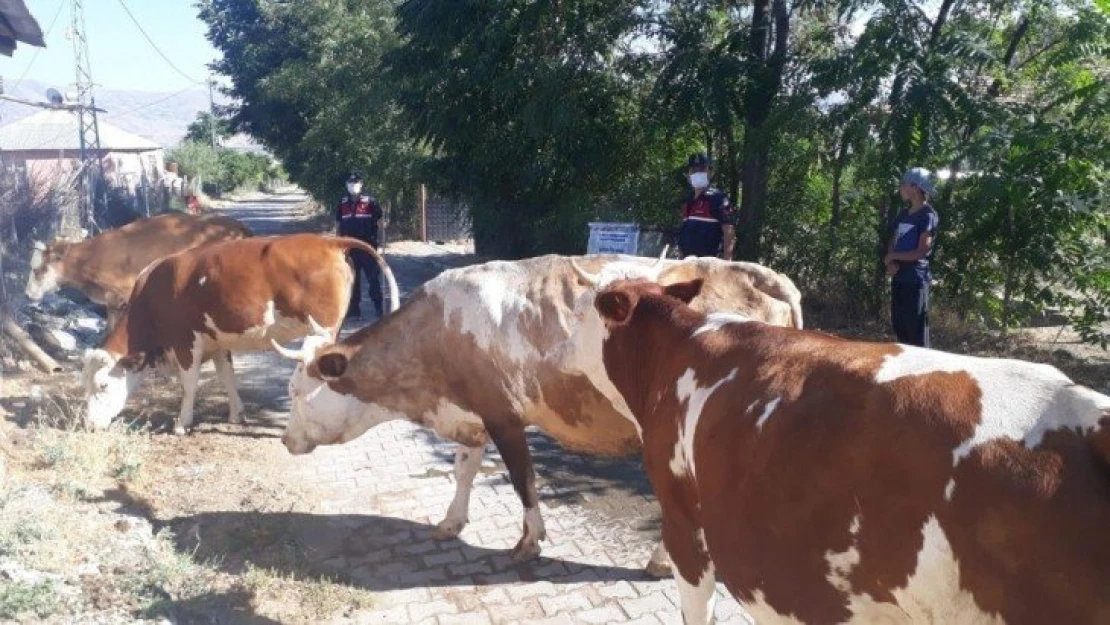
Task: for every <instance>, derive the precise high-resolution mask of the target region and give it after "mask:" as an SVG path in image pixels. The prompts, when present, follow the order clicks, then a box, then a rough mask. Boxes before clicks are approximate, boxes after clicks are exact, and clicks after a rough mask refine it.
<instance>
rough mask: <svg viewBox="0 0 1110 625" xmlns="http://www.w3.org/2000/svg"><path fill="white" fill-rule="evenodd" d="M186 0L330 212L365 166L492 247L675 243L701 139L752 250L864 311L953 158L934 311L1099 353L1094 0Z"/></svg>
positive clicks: (943, 202) (1099, 146) (875, 308)
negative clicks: (908, 181) (634, 229)
mask: <svg viewBox="0 0 1110 625" xmlns="http://www.w3.org/2000/svg"><path fill="white" fill-rule="evenodd" d="M200 7H201V11H200V14H201V17H202V19H204V20H205V21H206V22H207V24H208V26H209V32H208V35H209V39H210V40H211V41H212V42H213V43H214V45H215V46H216V47H217V48H219V49H220V50H221V51H222V52H223V58H222V59H221V60H220V61H219V62H218V63H217V66H216V69H217V70H218V71H220V72H222V73H224V74H225V75H227V76H228V77H229V78H230V79H231V84H232V85H233V86H232V88H231V93H230V95H232V96H234V97H236V98H237V99H238V100H239V101H240V104H238V105H237V106H236V107H234V108H233V109H231V110H229V111H227V113H228V114H229V120H230V124H231V127H232V129H234V130H237V131H245V132H248V133H250V134H252V135H253V136H254V137H256V138H257V139H259V140H260V141H261V142H262V143H263V144H264V145H266V146H267V147H268V148H269V149H270V150H271V151H272V152H273V153H274V154H275V155H277V156H278V157H279V158H280V159H281V160H282V162H283V163H284V165H285V167H286V168H287V169H288V171H289V175H290V177H291V178H292V179H293V180H294V181H296V182H298V183H299V184H301V185H302V186H304V187H305V188H307V189H309V190H310V191H311V192H312V193H313V195H314V196H316V197H317V199H320V200H324V201H327V202H329V203H330V202H331V201H333V200H334V196H335V195H336V194H338V193H339V192H341V191H342V185H341V183H342V179H343V176H344V175H345V173H346V172H347V171H348V170H349V169H352V168H359V169H362V170H363V171H364V172H365V173H366V175H367V178H368V182H367V188H368V189H371V190H375V191H377V192H378V193H379V195H382V196H384V197H385V199H386V201H387V204H389V203H391V204H392V205H393V206H394V207H395V208H396V209H397V210H398V211H400V210H401V208H402V207H411V206H413V205H414V202H413V198H414V195H415V189H416V188H417V186H418V184H420V183H427V184H428V185H429V186H430V187H431V188H432V189H434V190H435V191H437V192H439V193H443V194H453V195H455V196H458V197H459V198H460V199H463V200H465V201H466V202H467V203H468V204H469V205H470V206H471V207H472V211H473V221H474V228H475V236H476V239H477V243H478V247H479V249H480V250H481V251H482V252H484V253H487V254H492V255H496V256H503V257H519V256H528V255H534V254H539V253H544V252H580V251H581V250H582V248H583V246H584V242H585V234H586V232H585V224H586V222H587V221H590V220H593V219H606V220H634V221H638V222H640V223H641V224H643V225H645V226H658V227H662V228H664V229H669V230H673V229H674V228H675V227H676V226H677V225H678V217H677V207H678V202H679V199H680V197H681V194H682V193H683V191H684V184H685V183H684V180H683V177H682V174H683V165H684V161H685V157H686V156H687V155H688V154H689V153H690V152H693V151H695V150H706V151H708V152H709V153H710V155H711V156H712V157H713V158H714V161H715V168H714V176H715V184H717V185H718V186H720V187H721V188H723V189H724V190H725V191H726V192H727V193H729V195H730V196H731V197H732V199H733V201H734V203H735V204H738V205H740V206H741V207H742V214H741V225H740V228H739V230H740V233H739V234H740V237H741V249H740V253H741V255H742V256H744V257H745V258H753V259H756V260H759V261H760V262H763V263H766V264H769V265H771V266H774V267H775V268H777V269H780V270H782V271H785V272H786V273H787V274H789V275H791V276H792V277H793V278H794V280H795V281H796V282H797V283H798V284H799V286H801V287H802V288H803V289H805V290H807V291H809V292H811V293H822V292H839V293H841V294H843V296H844V297H846V298H851V299H853V301H858V302H860V303H864V304H867V306H869V307H870V309H871V311H872V314H874V313H877V312H879V311H880V310H881V309H882V307H883V304H884V302H885V299H886V297H885V288H886V286H885V285H886V276H885V274H884V273H883V271H882V266H881V263H880V262H879V261H880V258H881V254H882V250H883V249H884V247H885V245H886V243H887V238H888V224H889V223H890V220H891V218H892V217H893V216H894V215H895V213H896V211H897V210H898V208H899V207H900V200H899V199H898V197H897V194H896V186H897V180H898V177H899V176H900V175H901V173H902V172H903V171H904V170H905V169H907V168H908V167H910V166H925V167H928V168H930V169H933V170H948V171H949V172H950V173H951V174H952V175H950V176H949V177H947V179H945V180H943V181H942V182H941V184H940V188H939V197H937V198H933V200H934V204H935V205H936V207H937V209H938V211H939V213H940V216H941V231H940V236H939V238H938V241H937V250H936V254H935V264H936V271H935V274H936V276H937V279H938V284H937V289H936V294H937V301H938V302H941V303H942V304H943V305H945V306H950V307H953V308H955V309H957V310H958V311H960V312H962V313H964V314H965V315H966V316H967V317H970V318H982V319H984V320H985V321H986V322H988V323H991V324H997V325H1001V326H1009V325H1013V324H1017V323H1020V322H1022V321H1023V320H1024V319H1026V318H1027V317H1028V316H1030V315H1033V314H1036V313H1037V312H1038V311H1041V310H1043V309H1044V308H1046V307H1050V306H1052V307H1058V308H1060V309H1062V310H1063V311H1064V312H1065V313H1066V314H1069V315H1071V316H1072V317H1073V321H1074V323H1075V325H1076V327H1077V328H1079V329H1080V331H1081V332H1082V333H1083V336H1084V337H1085V338H1086V339H1087V340H1090V341H1094V342H1099V341H1103V342H1105V340H1106V336H1105V335H1104V334H1103V333H1102V332H1101V330H1100V324H1102V323H1104V322H1105V320H1106V317H1107V303H1108V300H1110V294H1108V288H1107V287H1108V282H1110V278H1107V275H1108V274H1110V258H1108V253H1107V247H1108V246H1107V242H1108V241H1110V234H1108V229H1110V225H1108V223H1110V216H1108V204H1110V202H1108V201H1107V200H1108V198H1107V189H1108V185H1110V179H1108V177H1110V173H1108V171H1110V167H1108V163H1110V146H1108V142H1110V95H1108V89H1110V86H1108V81H1110V69H1108V68H1110V16H1108V14H1107V12H1106V7H1105V2H1103V1H1102V0H1098V1H1097V2H1096V3H1094V4H1091V3H1086V2H1081V1H1077V0H1058V1H1055V2H1048V1H1045V0H1034V1H1032V2H1027V1H1024V0H1023V1H1021V2H1018V1H1016V0H994V1H992V2H957V1H955V0H941V1H940V2H939V3H925V2H921V1H917V0H884V1H882V2H878V1H875V0H868V1H860V0H839V1H838V2H832V3H817V4H815V3H810V2H802V1H801V0H794V1H791V0H753V2H744V3H741V2H733V1H729V2H720V1H717V0H712V1H711V0H671V1H667V2H656V1H649V0H609V1H603V0H561V1H560V2H539V3H537V2H527V1H525V0H502V1H499V2H489V1H488V0H452V1H447V0H406V1H399V0H393V1H390V0H364V1H357V2H356V1H354V0H346V1H340V0H334V1H328V2H317V1H313V0H289V1H288V2H281V3H278V2H270V1H266V0H204V1H203V2H201V3H200ZM194 160H195V167H197V168H198V169H201V168H203V167H206V166H210V165H207V164H205V163H207V162H208V161H205V160H204V159H203V158H200V155H199V154H198V155H194ZM215 165H219V159H216V163H215ZM229 169H234V168H229ZM412 217H413V215H412V213H411V212H408V213H405V214H404V215H403V216H402V215H400V214H398V215H396V216H395V218H394V220H395V222H396V223H402V222H404V223H409V222H411V221H412ZM861 308H862V307H861Z"/></svg>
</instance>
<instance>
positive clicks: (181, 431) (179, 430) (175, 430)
mask: <svg viewBox="0 0 1110 625" xmlns="http://www.w3.org/2000/svg"><path fill="white" fill-rule="evenodd" d="M173 433H174V434H176V435H178V436H185V434H187V432H186V431H185V428H183V427H181V426H180V425H175V426H174V428H173Z"/></svg>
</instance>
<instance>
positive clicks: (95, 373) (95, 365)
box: [82, 349, 142, 429]
mask: <svg viewBox="0 0 1110 625" xmlns="http://www.w3.org/2000/svg"><path fill="white" fill-rule="evenodd" d="M141 360H142V357H141V356H127V357H123V358H121V357H120V356H118V355H116V354H113V353H111V352H108V351H106V350H103V349H90V350H88V351H86V352H85V358H84V361H85V367H84V371H83V375H82V385H83V386H84V389H85V402H86V411H85V422H86V423H87V424H89V425H90V426H91V427H92V428H93V429H104V428H107V427H108V426H109V425H110V424H111V423H112V419H114V418H115V417H116V415H118V414H119V413H121V412H123V407H124V406H125V405H126V404H127V398H128V397H130V396H131V393H132V392H134V390H135V387H136V386H137V384H138V382H139V375H138V369H139V366H138V365H139V361H141Z"/></svg>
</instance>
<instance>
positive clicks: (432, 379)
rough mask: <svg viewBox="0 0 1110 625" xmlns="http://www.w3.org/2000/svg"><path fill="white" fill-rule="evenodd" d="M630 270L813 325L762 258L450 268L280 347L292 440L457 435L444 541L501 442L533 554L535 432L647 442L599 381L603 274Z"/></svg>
mask: <svg viewBox="0 0 1110 625" xmlns="http://www.w3.org/2000/svg"><path fill="white" fill-rule="evenodd" d="M579 262H580V264H579ZM591 272H595V273H591ZM624 275H642V276H647V277H651V278H653V279H657V280H661V281H663V282H664V283H666V282H669V281H672V280H687V279H690V278H691V277H701V278H703V279H704V280H705V281H706V289H705V291H704V292H703V294H702V297H701V298H699V299H698V300H697V301H696V302H695V305H696V306H700V307H703V308H705V309H707V310H731V311H739V312H744V313H746V314H749V315H752V316H753V317H755V318H759V319H764V320H766V321H767V322H769V323H776V324H783V325H795V326H798V327H800V326H801V325H802V313H801V295H800V294H799V292H798V290H797V288H796V287H795V286H794V284H793V283H792V282H791V281H790V280H789V279H788V278H786V277H785V276H782V275H779V274H777V273H775V272H774V271H772V270H770V269H767V268H766V267H762V266H760V265H755V264H751V263H736V262H725V261H722V260H717V259H709V258H705V259H696V260H693V259H687V260H685V261H677V260H663V259H662V258H660V259H657V260H655V259H650V258H637V257H631V256H587V257H580V258H578V259H575V258H568V257H563V256H554V255H548V256H541V257H537V258H531V259H526V260H521V261H514V262H508V261H493V262H488V263H485V264H480V265H473V266H469V267H463V268H458V269H453V270H449V271H446V272H444V273H442V274H440V275H439V276H438V277H436V278H434V279H432V280H431V281H429V282H427V283H425V284H424V285H423V286H422V287H420V288H419V289H418V290H416V291H415V292H414V293H413V295H412V296H411V298H410V299H408V301H406V303H405V304H404V306H403V307H402V308H401V310H400V311H399V312H398V313H397V314H394V315H391V316H389V317H388V318H386V319H385V320H383V321H382V322H381V323H379V324H377V325H374V326H370V327H367V328H364V329H362V330H360V331H358V332H357V333H355V334H353V335H351V336H349V337H347V338H345V339H343V340H342V341H340V342H338V343H334V344H332V342H331V341H330V339H329V337H327V336H310V337H308V338H306V339H305V342H304V344H303V345H302V347H301V348H300V350H299V351H295V350H291V349H284V348H281V346H275V347H278V349H279V350H280V351H282V353H283V354H285V355H286V356H288V357H290V358H293V359H296V360H298V361H299V363H300V364H298V365H297V368H296V369H295V370H294V372H293V375H292V377H291V378H290V382H289V394H290V401H291V406H292V408H291V414H290V417H289V422H288V424H287V426H286V429H285V432H284V434H283V436H282V441H283V442H284V444H285V446H286V447H287V448H288V450H289V451H290V452H291V453H293V454H304V453H308V452H310V451H312V450H313V449H314V448H315V447H316V446H317V445H321V444H334V443H343V442H347V441H350V440H352V439H354V438H355V437H357V436H359V435H361V434H362V433H363V432H365V431H366V430H368V429H369V428H371V427H373V426H375V425H377V424H380V423H383V422H386V421H390V420H394V419H407V420H409V421H412V422H415V423H417V424H420V425H423V426H425V427H428V428H431V429H433V430H434V431H435V432H436V434H437V435H439V436H440V437H441V438H444V439H447V440H451V441H455V442H457V443H459V448H458V449H457V451H456V455H455V467H454V471H455V478H456V491H455V497H454V499H453V501H452V502H451V504H450V506H449V507H448V509H447V513H446V516H445V518H444V519H443V521H442V522H440V523H439V524H438V527H437V529H436V531H435V534H434V535H435V537H436V538H439V539H445V538H451V537H455V536H457V535H458V534H459V533H460V532H461V531H462V529H463V527H464V526H465V525H466V523H467V515H468V507H469V497H470V488H471V484H472V482H473V480H474V476H475V474H476V472H477V471H478V468H479V467H480V465H481V462H482V456H483V454H484V449H485V446H486V443H487V442H488V441H490V440H492V441H493V443H494V445H495V446H496V447H497V449H498V451H500V453H501V457H502V458H503V459H504V461H505V465H506V467H507V468H508V471H509V475H510V477H511V481H512V483H513V486H514V488H515V490H516V492H517V494H518V496H519V497H520V499H521V502H522V503H523V506H524V531H523V535H522V537H521V539H520V541H519V542H518V543H517V544H516V546H515V547H514V548H513V550H512V556H513V558H515V559H516V560H526V559H529V558H531V557H534V556H536V555H538V554H539V552H540V545H539V541H540V540H541V539H542V538H543V537H544V536H545V535H546V532H545V530H544V524H543V518H542V516H541V515H540V510H539V506H538V499H537V496H536V486H535V473H534V471H533V467H532V459H531V455H530V452H529V449H528V445H527V443H526V441H525V436H524V429H525V427H526V426H537V427H538V428H540V429H541V430H543V431H545V432H547V433H548V434H550V435H551V436H552V437H554V438H555V439H556V440H558V441H559V442H560V443H561V444H562V445H563V446H564V447H566V448H568V449H571V450H575V451H579V452H586V453H591V454H597V455H608V456H616V455H625V454H630V453H634V452H635V451H636V449H637V448H638V446H639V439H638V438H637V436H636V431H635V430H634V429H633V428H632V426H631V423H630V421H629V419H631V415H628V414H627V409H626V407H625V406H624V402H623V400H621V399H620V396H619V395H618V394H617V393H616V390H615V389H613V388H612V386H611V385H610V384H609V383H608V382H607V380H605V379H604V377H603V375H602V374H603V373H604V372H603V371H602V369H601V364H600V356H599V353H598V350H599V349H600V341H601V337H600V332H601V331H602V325H601V319H600V317H598V315H597V313H596V311H594V309H593V306H592V303H591V302H592V294H593V293H594V292H595V290H596V288H597V287H596V285H597V284H598V283H599V282H598V281H599V280H611V279H614V278H615V277H619V276H624ZM647 568H648V572H649V573H652V574H655V575H662V574H666V573H667V572H668V571H669V564H668V563H667V559H666V552H665V551H663V550H661V549H657V550H656V552H655V554H653V556H652V558H651V561H650V563H649V565H648V567H647Z"/></svg>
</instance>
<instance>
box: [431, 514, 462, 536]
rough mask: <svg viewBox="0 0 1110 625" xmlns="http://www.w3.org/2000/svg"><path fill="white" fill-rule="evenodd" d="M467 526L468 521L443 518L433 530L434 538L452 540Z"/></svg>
mask: <svg viewBox="0 0 1110 625" xmlns="http://www.w3.org/2000/svg"><path fill="white" fill-rule="evenodd" d="M464 527H466V521H460V520H456V519H443V520H442V521H440V522H439V525H437V526H436V528H435V530H433V531H432V540H451V539H453V538H458V537H459V534H460V533H462V530H463V528H464Z"/></svg>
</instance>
